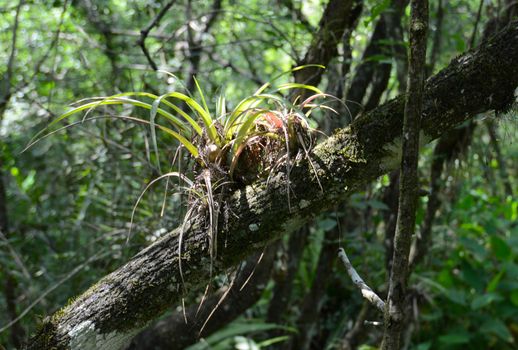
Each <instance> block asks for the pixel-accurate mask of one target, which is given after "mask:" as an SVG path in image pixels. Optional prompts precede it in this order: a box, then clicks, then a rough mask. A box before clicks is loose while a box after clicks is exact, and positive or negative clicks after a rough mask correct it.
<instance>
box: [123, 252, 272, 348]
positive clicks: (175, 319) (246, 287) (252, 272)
mask: <svg viewBox="0 0 518 350" xmlns="http://www.w3.org/2000/svg"><path fill="white" fill-rule="evenodd" d="M278 248H279V244H277V243H274V244H273V245H272V246H269V247H267V248H266V251H265V252H260V253H256V254H252V255H251V256H250V257H249V258H248V259H247V260H246V262H245V266H244V267H243V268H242V269H241V270H240V271H239V272H237V274H236V277H235V280H234V282H233V284H232V285H233V286H232V287H229V288H231V289H230V291H223V290H222V291H220V292H218V293H215V294H214V295H211V296H210V297H209V298H207V300H206V301H205V302H204V303H203V305H202V306H201V307H200V306H199V305H198V304H194V305H191V306H189V307H187V308H186V310H185V318H186V319H187V321H188V322H187V323H186V322H185V320H184V315H183V312H182V311H179V312H178V311H177V312H175V313H174V314H173V315H171V316H169V317H167V318H165V319H163V320H160V321H159V322H157V324H156V325H154V326H153V327H151V328H150V329H147V330H145V331H143V332H141V333H140V334H139V335H138V336H137V337H135V338H134V339H133V341H132V344H131V345H130V347H129V348H128V349H127V350H147V349H154V350H181V349H184V348H186V347H187V346H189V345H191V344H194V343H196V342H197V341H198V340H199V338H200V337H206V336H207V335H209V334H211V333H213V332H215V331H216V330H218V329H221V328H223V327H224V326H226V325H227V324H229V323H230V322H232V321H233V320H235V319H236V318H237V317H238V316H240V315H241V314H242V313H243V312H244V311H246V310H247V309H248V308H249V307H251V306H252V305H254V304H255V303H256V302H257V300H258V299H259V298H260V297H261V294H262V292H263V291H264V289H265V288H266V285H267V284H268V280H269V279H270V275H271V271H272V267H273V263H274V260H275V253H276V252H277V250H278ZM263 254H264V256H263V257H262V259H261V255H263ZM259 259H261V261H260V262H259V263H258V261H259ZM225 293H227V294H226V295H225ZM223 297H224V299H223ZM211 313H212V315H211ZM209 316H210V318H209ZM205 322H206V324H205V327H204V328H203V332H202V333H201V334H200V330H201V328H202V326H203V324H204V323H205Z"/></svg>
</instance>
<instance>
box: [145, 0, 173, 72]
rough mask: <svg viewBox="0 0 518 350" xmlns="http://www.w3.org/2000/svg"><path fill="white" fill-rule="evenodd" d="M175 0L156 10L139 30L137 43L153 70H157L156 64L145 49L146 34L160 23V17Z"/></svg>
mask: <svg viewBox="0 0 518 350" xmlns="http://www.w3.org/2000/svg"><path fill="white" fill-rule="evenodd" d="M175 2H176V0H171V1H169V2H168V3H167V4H165V6H164V7H162V9H161V10H160V12H158V14H157V15H156V16H155V17H154V18H153V19H152V20H151V21H150V22H149V23H148V25H147V26H146V27H145V28H144V29H142V30H141V31H140V38H139V39H138V40H137V44H138V45H139V46H140V48H141V49H142V52H143V53H144V56H146V58H147V61H148V63H149V65H150V66H151V68H153V70H158V66H157V65H156V63H155V61H153V59H152V58H151V55H150V54H149V51H148V50H147V47H146V39H147V36H148V35H149V32H150V31H151V29H153V28H154V27H155V26H157V25H158V24H159V23H160V20H162V17H164V15H165V14H166V12H167V11H169V9H170V8H171V6H173V5H174V3H175Z"/></svg>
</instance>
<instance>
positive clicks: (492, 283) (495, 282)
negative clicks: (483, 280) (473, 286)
mask: <svg viewBox="0 0 518 350" xmlns="http://www.w3.org/2000/svg"><path fill="white" fill-rule="evenodd" d="M504 273H505V269H502V270H500V272H498V273H497V274H496V276H495V277H493V278H492V279H491V281H489V283H488V285H487V287H486V290H487V291H488V292H494V291H495V290H496V287H497V286H498V283H500V280H501V279H502V276H503V275H504Z"/></svg>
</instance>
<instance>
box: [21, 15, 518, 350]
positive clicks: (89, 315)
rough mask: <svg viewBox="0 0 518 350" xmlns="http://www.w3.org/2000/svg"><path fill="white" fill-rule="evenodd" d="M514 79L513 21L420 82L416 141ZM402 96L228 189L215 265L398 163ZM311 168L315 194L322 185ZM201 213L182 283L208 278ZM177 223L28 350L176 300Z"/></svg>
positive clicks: (123, 339) (131, 329)
mask: <svg viewBox="0 0 518 350" xmlns="http://www.w3.org/2000/svg"><path fill="white" fill-rule="evenodd" d="M517 86H518V22H517V21H515V22H512V23H511V24H510V25H509V26H508V27H507V28H505V29H504V30H503V31H502V32H500V33H499V34H497V35H496V36H495V37H494V38H493V39H492V40H490V41H488V42H486V43H485V44H483V46H481V47H479V48H477V49H475V50H472V51H469V52H467V53H466V54H464V55H462V56H459V57H458V58H456V59H454V60H453V61H452V62H451V64H450V65H449V66H448V67H447V68H445V69H444V70H443V71H441V72H440V73H439V74H437V75H436V76H434V77H432V78H430V79H429V80H428V81H427V82H426V86H425V95H424V101H423V119H422V125H421V140H422V141H424V142H429V141H431V140H433V139H435V138H437V137H439V136H440V135H441V134H443V133H444V132H446V131H448V130H450V129H452V128H455V127H456V126H457V125H459V124H460V123H462V122H463V121H465V120H467V119H469V118H471V117H473V116H475V115H476V114H478V113H482V112H485V111H489V110H503V109H506V108H507V107H508V106H510V104H511V103H512V102H513V101H514V100H515V99H516V97H515V95H514V94H515V89H516V87H517ZM403 108H404V96H400V97H398V98H396V99H394V100H392V101H390V102H387V103H386V104H384V105H382V106H380V107H378V108H376V109H374V110H372V111H371V112H369V113H367V114H365V115H363V116H360V117H359V118H358V119H357V120H356V121H355V122H354V123H353V124H351V125H350V127H348V128H345V129H341V130H338V131H337V132H336V133H335V134H334V135H333V136H332V137H330V138H329V139H327V140H326V141H324V142H322V143H321V144H320V145H319V146H317V147H316V148H315V149H314V151H313V152H312V154H311V159H312V162H313V165H314V167H315V168H316V171H315V169H313V167H312V166H311V165H310V164H309V163H308V162H307V161H301V162H299V163H297V164H294V166H293V167H292V170H291V174H290V184H291V191H292V196H291V210H290V207H289V206H288V203H287V201H286V198H287V195H286V174H283V173H278V174H277V175H276V176H273V178H271V179H270V182H269V183H268V184H266V182H264V181H263V182H258V183H255V184H254V185H251V186H248V187H246V188H245V189H242V190H238V191H235V192H234V193H232V194H231V195H230V196H229V197H228V198H227V201H226V203H228V204H227V205H226V206H225V208H224V211H223V214H224V215H220V223H219V226H218V227H219V228H220V231H219V233H218V242H217V243H218V249H217V251H218V257H217V260H216V261H215V262H214V264H215V265H214V267H215V268H216V269H217V270H218V271H224V270H225V269H227V268H229V267H231V266H233V265H235V264H236V263H237V262H239V261H241V260H242V259H244V258H245V257H246V256H247V255H249V254H250V253H252V252H254V251H256V250H257V249H258V248H260V247H263V246H264V245H265V244H266V243H267V242H270V241H272V240H274V239H275V238H278V237H280V236H281V235H284V234H287V233H290V232H292V231H293V230H295V229H296V228H298V227H300V226H301V225H303V224H304V223H306V222H307V221H308V220H309V219H310V218H311V217H312V216H314V215H316V214H318V213H320V212H322V211H324V210H326V209H328V208H331V207H332V206H333V205H335V204H336V203H338V202H340V201H341V200H343V199H344V198H345V197H346V196H348V195H350V194H351V193H353V192H354V191H355V190H357V189H358V188H361V187H362V186H363V185H364V184H366V183H368V182H370V181H373V180H375V179H376V178H377V177H378V176H380V175H382V174H384V173H386V172H388V171H390V170H392V169H395V168H397V167H398V165H399V162H400V152H399V150H400V149H401V147H400V142H401V138H400V137H401V130H402V123H403ZM315 172H316V173H317V174H318V177H319V180H320V183H321V184H322V186H323V188H324V191H321V189H320V187H319V183H318V180H317V178H316V177H315ZM204 220H205V219H204V218H197V219H196V220H192V221H191V222H189V223H188V225H187V226H186V232H185V233H184V237H185V239H184V242H183V247H184V249H183V252H182V266H183V275H184V276H185V280H186V283H187V285H186V288H187V290H189V289H192V288H194V287H195V286H199V285H203V284H205V283H207V280H208V278H209V265H210V263H209V261H208V258H209V242H208V241H207V235H206V232H205V227H206V225H205V223H204ZM178 233H179V229H176V230H173V231H172V232H171V233H169V234H168V235H166V236H165V237H163V238H162V239H161V240H159V241H158V242H156V243H154V244H153V245H151V246H149V247H147V248H146V249H144V250H143V251H141V252H140V253H138V254H137V255H136V256H135V257H133V258H132V259H131V260H130V261H129V262H128V263H126V264H125V265H124V266H122V267H121V268H119V269H118V270H116V271H114V272H112V273H111V274H109V275H108V276H106V277H104V278H103V279H101V280H100V281H99V282H98V283H97V284H95V285H94V286H93V287H91V288H90V289H89V290H88V291H86V292H85V293H84V294H83V295H81V296H79V297H78V298H77V299H75V300H74V301H73V302H72V303H71V304H70V305H69V306H67V307H66V308H64V309H63V310H61V311H59V312H58V313H56V314H55V315H54V316H52V317H50V318H48V319H47V321H46V322H45V324H44V326H43V327H42V329H41V331H40V332H39V333H38V334H37V335H36V336H35V337H34V338H32V339H31V341H30V343H29V345H28V346H27V348H28V349H53V348H55V349H82V350H89V349H118V348H123V347H124V346H125V345H126V344H127V343H128V342H129V341H130V340H131V338H132V337H133V336H134V335H135V334H136V333H137V332H138V331H139V330H140V329H142V328H143V327H145V326H146V325H147V324H148V323H149V322H150V321H151V320H153V319H155V318H157V317H158V316H160V315H161V314H162V313H163V312H165V311H166V310H167V309H169V308H170V307H171V306H173V305H175V304H177V303H178V302H179V300H180V298H181V293H180V291H181V290H182V288H180V287H181V286H180V272H179V269H178V254H177V248H178Z"/></svg>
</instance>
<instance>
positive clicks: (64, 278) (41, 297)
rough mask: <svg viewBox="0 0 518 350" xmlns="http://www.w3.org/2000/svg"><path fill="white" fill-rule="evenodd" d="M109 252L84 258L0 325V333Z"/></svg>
mask: <svg viewBox="0 0 518 350" xmlns="http://www.w3.org/2000/svg"><path fill="white" fill-rule="evenodd" d="M108 253H109V252H107V251H103V252H101V253H97V254H95V255H93V256H91V257H90V258H88V260H86V261H85V262H84V263H82V264H80V265H78V266H76V267H75V268H74V269H73V270H72V271H70V272H69V273H68V274H67V275H66V276H65V277H63V278H62V279H61V280H59V281H58V282H56V283H55V284H53V285H52V286H51V287H49V288H48V289H47V290H46V291H44V292H43V293H41V295H40V296H39V297H38V298H36V300H34V301H33V302H32V303H31V304H30V305H29V306H28V307H27V308H25V310H23V311H22V312H21V313H20V315H19V316H18V317H17V318H16V319H14V320H12V321H11V322H9V323H8V324H6V325H4V326H2V328H0V333H2V332H3V331H5V330H6V329H8V328H9V327H11V326H12V325H13V324H15V323H16V322H18V321H20V320H21V319H22V318H23V317H24V316H25V315H27V313H29V311H31V310H32V309H33V308H34V307H35V306H36V305H37V304H38V303H39V302H40V301H41V300H43V299H44V298H45V297H46V296H47V295H49V294H50V293H52V292H53V291H54V290H56V288H58V287H59V286H61V285H62V284H63V283H65V282H66V281H68V280H69V279H71V278H72V277H74V276H75V275H76V274H77V273H78V272H80V271H81V270H82V269H83V268H85V267H86V266H87V265H88V264H89V263H91V262H93V261H95V260H98V259H101V258H103V257H105V256H107V255H108Z"/></svg>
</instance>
